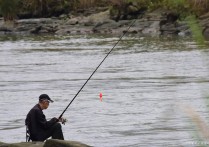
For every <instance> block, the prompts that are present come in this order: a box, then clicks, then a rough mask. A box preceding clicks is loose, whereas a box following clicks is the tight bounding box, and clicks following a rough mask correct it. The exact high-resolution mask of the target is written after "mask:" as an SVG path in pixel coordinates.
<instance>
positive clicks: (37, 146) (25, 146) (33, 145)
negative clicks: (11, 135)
mask: <svg viewBox="0 0 209 147" xmlns="http://www.w3.org/2000/svg"><path fill="white" fill-rule="evenodd" d="M43 145H44V142H21V143H11V144H2V145H1V144H0V147H43Z"/></svg>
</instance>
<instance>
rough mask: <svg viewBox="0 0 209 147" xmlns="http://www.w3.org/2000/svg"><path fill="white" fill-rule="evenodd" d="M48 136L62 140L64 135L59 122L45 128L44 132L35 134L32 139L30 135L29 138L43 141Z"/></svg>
mask: <svg viewBox="0 0 209 147" xmlns="http://www.w3.org/2000/svg"><path fill="white" fill-rule="evenodd" d="M49 137H52V139H60V140H64V136H63V133H62V126H61V124H60V123H56V124H54V125H53V126H52V127H50V128H49V129H47V130H46V131H45V132H43V133H41V134H40V135H38V136H36V139H33V138H32V137H31V139H32V141H44V140H46V139H47V138H49Z"/></svg>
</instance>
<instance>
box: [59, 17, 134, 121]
mask: <svg viewBox="0 0 209 147" xmlns="http://www.w3.org/2000/svg"><path fill="white" fill-rule="evenodd" d="M135 22H136V19H135V20H134V21H133V22H132V23H131V25H130V26H129V27H128V29H127V30H126V31H123V35H121V37H120V38H119V39H118V41H117V42H116V43H115V45H114V46H113V47H112V49H111V50H110V51H109V52H108V53H107V55H106V56H105V57H104V59H103V60H102V61H101V62H100V64H99V65H98V66H97V67H96V69H95V70H94V71H93V73H92V74H91V75H90V76H89V78H88V79H87V80H86V82H85V83H84V84H83V86H82V87H81V88H80V90H79V91H78V92H77V93H76V95H75V96H74V97H73V99H72V100H71V101H70V103H69V104H68V105H67V107H66V108H65V109H64V111H63V112H62V114H61V115H60V116H59V119H60V118H62V116H63V114H64V113H65V111H66V110H67V109H68V107H69V106H70V105H71V104H72V102H73V101H74V100H75V98H76V97H77V96H78V94H79V93H80V92H81V90H82V89H83V88H84V87H85V85H86V84H87V83H88V81H89V80H90V79H91V77H92V76H93V75H94V73H95V72H96V71H97V69H98V68H99V67H100V66H101V65H102V63H103V62H104V61H105V59H106V58H107V57H108V56H109V54H110V53H111V52H112V51H113V49H114V48H115V47H116V46H117V44H118V43H119V42H120V41H121V39H122V38H123V36H125V35H126V33H127V32H128V30H129V29H130V28H131V27H132V26H133V25H134V23H135Z"/></svg>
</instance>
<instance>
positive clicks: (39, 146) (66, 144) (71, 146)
mask: <svg viewBox="0 0 209 147" xmlns="http://www.w3.org/2000/svg"><path fill="white" fill-rule="evenodd" d="M0 147H90V146H89V145H86V144H83V143H80V142H77V141H66V140H57V139H49V140H46V141H45V142H20V143H10V144H9V143H3V142H0Z"/></svg>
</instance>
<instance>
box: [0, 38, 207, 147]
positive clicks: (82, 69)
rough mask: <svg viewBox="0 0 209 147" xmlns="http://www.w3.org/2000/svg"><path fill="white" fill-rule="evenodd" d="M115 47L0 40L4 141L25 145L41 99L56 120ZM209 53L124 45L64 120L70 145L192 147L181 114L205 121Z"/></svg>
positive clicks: (98, 42) (0, 133) (177, 42)
mask: <svg viewBox="0 0 209 147" xmlns="http://www.w3.org/2000/svg"><path fill="white" fill-rule="evenodd" d="M117 40H118V37H111V36H105V37H104V36H64V37H63V36H38V37H37V36H25V37H17V36H7V37H4V38H3V37H2V38H0V105H1V107H0V112H1V113H0V118H1V121H0V141H2V142H21V141H25V126H24V120H25V117H26V114H27V113H28V111H29V110H30V109H31V108H32V107H33V106H34V105H35V104H36V103H37V102H38V96H39V95H40V94H42V93H47V94H49V96H50V97H51V98H52V99H53V100H54V101H55V102H54V103H53V104H50V107H49V109H47V110H45V111H44V113H45V114H46V116H47V118H51V117H54V116H55V117H58V116H59V115H60V114H61V113H62V111H63V110H64V108H65V107H66V106H67V105H68V103H69V102H70V100H71V99H72V98H73V97H74V95H75V94H76V93H77V91H78V90H79V89H80V88H81V86H82V85H83V84H84V82H85V81H86V79H87V78H88V77H89V76H90V75H91V73H92V72H93V71H94V69H95V68H96V67H97V66H98V64H99V63H100V62H101V61H102V59H103V58H104V57H105V55H106V54H107V52H108V51H109V50H110V49H111V48H112V47H113V45H114V44H115V43H116V42H117ZM208 51H209V50H208V48H204V49H200V48H198V47H197V46H196V45H195V43H194V42H193V41H191V40H190V39H184V38H178V39H175V38H144V37H133V36H128V37H124V38H123V41H121V42H120V44H119V45H118V46H117V47H116V48H115V49H114V51H113V52H112V53H111V54H110V56H109V57H108V58H107V59H106V61H105V62H104V63H103V64H102V66H101V67H100V68H99V69H98V71H97V72H96V74H95V75H94V76H93V77H92V79H91V80H90V81H89V82H88V84H87V85H86V86H85V87H84V89H83V90H82V92H81V93H80V94H79V95H78V97H77V98H76V99H75V101H74V102H73V103H72V105H71V106H70V107H69V109H68V110H67V111H66V113H65V114H64V117H65V118H67V119H68V122H67V124H66V125H63V132H64V136H65V139H67V140H76V141H80V142H83V143H86V144H89V145H92V146H98V147H109V146H113V147H119V146H120V147H121V146H132V147H138V146H152V147H155V146H156V147H162V146H191V145H192V143H194V142H195V141H197V140H196V139H195V137H194V134H195V132H196V131H195V128H194V127H193V125H192V123H191V121H190V119H189V118H188V117H187V115H185V113H184V112H183V111H182V110H181V109H180V107H179V106H181V105H182V104H183V105H189V106H191V107H192V108H194V109H195V110H196V111H197V112H198V113H199V114H200V115H201V117H203V118H204V119H206V120H207V119H208V109H207V104H206V97H207V96H208V95H209V93H208V86H209V83H208V81H209V78H208V73H209V70H208V67H209V64H208V63H209V58H208V57H209V56H208V54H209V52H208ZM100 92H102V93H103V101H102V102H101V101H100V99H99V93H100Z"/></svg>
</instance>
